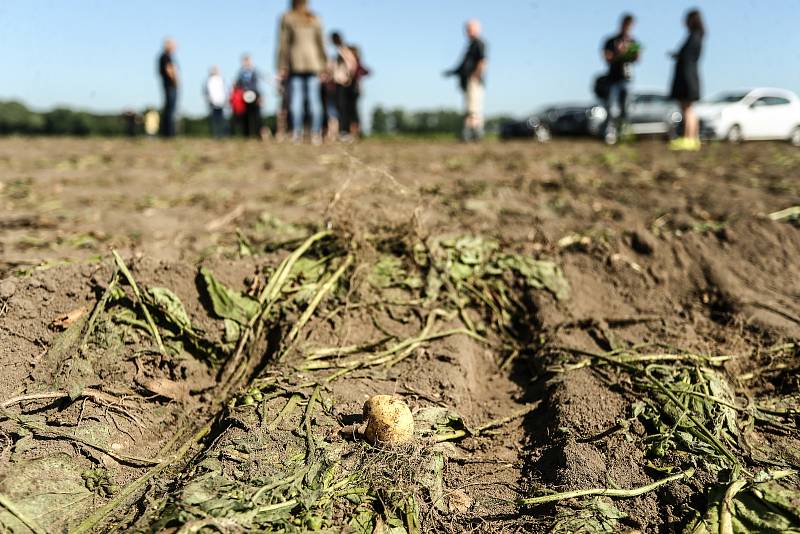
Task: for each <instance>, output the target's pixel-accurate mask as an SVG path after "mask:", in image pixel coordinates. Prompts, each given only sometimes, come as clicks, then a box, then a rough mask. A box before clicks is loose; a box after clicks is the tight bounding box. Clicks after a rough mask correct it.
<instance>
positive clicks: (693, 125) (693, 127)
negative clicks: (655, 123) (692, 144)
mask: <svg viewBox="0 0 800 534" xmlns="http://www.w3.org/2000/svg"><path fill="white" fill-rule="evenodd" d="M681 108H682V110H683V118H684V120H685V121H686V131H685V135H686V137H688V138H689V139H693V140H696V139H700V121H699V120H698V119H697V113H695V111H694V106H693V105H692V103H691V102H681Z"/></svg>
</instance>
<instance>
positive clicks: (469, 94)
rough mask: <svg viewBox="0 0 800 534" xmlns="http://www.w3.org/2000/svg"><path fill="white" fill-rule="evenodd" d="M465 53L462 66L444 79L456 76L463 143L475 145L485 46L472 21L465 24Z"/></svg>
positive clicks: (479, 132)
mask: <svg viewBox="0 0 800 534" xmlns="http://www.w3.org/2000/svg"><path fill="white" fill-rule="evenodd" d="M466 33H467V39H468V40H469V42H468V45H467V51H466V52H465V54H464V58H463V59H462V60H461V63H460V64H459V65H458V66H457V67H456V68H454V69H452V70H449V71H446V72H445V76H458V82H459V87H461V90H462V91H463V92H464V130H463V132H462V136H461V137H462V139H463V140H464V141H477V140H479V139H481V138H482V137H483V99H484V89H483V75H484V72H485V71H486V44H485V43H484V42H483V39H481V36H480V35H481V25H480V23H479V22H478V21H477V20H475V19H472V20H469V21H468V22H467V24H466Z"/></svg>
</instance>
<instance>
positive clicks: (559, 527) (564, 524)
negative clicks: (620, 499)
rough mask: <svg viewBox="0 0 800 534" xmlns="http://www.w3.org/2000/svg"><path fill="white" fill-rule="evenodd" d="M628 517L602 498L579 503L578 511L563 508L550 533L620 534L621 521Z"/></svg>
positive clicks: (559, 511) (557, 514)
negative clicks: (607, 533)
mask: <svg viewBox="0 0 800 534" xmlns="http://www.w3.org/2000/svg"><path fill="white" fill-rule="evenodd" d="M626 517H628V515H627V514H625V513H624V512H621V511H619V510H618V509H617V508H616V506H614V505H613V504H612V503H610V502H608V500H607V499H604V498H602V497H594V498H592V499H590V500H588V501H584V502H582V503H579V505H578V509H577V510H576V509H574V508H568V507H561V508H559V510H558V512H557V513H556V521H555V523H554V524H553V528H552V529H551V530H550V532H553V533H555V534H576V533H582V534H594V533H599V532H619V531H620V528H619V520H620V519H624V518H626Z"/></svg>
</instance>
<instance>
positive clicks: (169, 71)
mask: <svg viewBox="0 0 800 534" xmlns="http://www.w3.org/2000/svg"><path fill="white" fill-rule="evenodd" d="M175 48H176V45H175V41H174V40H172V39H170V38H167V39H165V40H164V50H163V51H162V52H161V56H159V58H158V74H159V76H160V77H161V85H162V87H163V89H164V108H163V111H162V113H161V135H162V136H163V137H174V136H175V112H176V110H177V106H178V67H177V65H176V64H175V61H174V59H173V57H172V56H173V54H174V53H175Z"/></svg>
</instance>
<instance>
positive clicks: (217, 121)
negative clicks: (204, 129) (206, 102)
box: [211, 108, 225, 139]
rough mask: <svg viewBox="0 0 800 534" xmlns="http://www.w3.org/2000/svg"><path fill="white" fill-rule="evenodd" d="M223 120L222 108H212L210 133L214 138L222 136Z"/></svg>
mask: <svg viewBox="0 0 800 534" xmlns="http://www.w3.org/2000/svg"><path fill="white" fill-rule="evenodd" d="M224 120H225V118H224V117H223V115H222V108H213V109H212V110H211V133H212V135H213V136H214V137H215V138H216V139H219V138H221V137H222V133H223V132H222V130H223V128H224V127H225V126H224V124H223V122H224Z"/></svg>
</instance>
